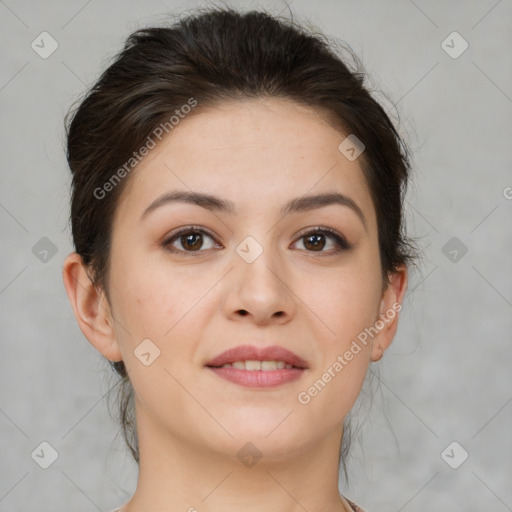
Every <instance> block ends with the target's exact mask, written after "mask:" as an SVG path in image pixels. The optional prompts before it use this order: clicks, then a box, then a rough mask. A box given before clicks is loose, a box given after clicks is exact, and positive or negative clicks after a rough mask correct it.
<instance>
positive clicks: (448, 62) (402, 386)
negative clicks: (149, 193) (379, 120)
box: [0, 0, 512, 512]
mask: <svg viewBox="0 0 512 512" xmlns="http://www.w3.org/2000/svg"><path fill="white" fill-rule="evenodd" d="M290 4H291V8H292V10H293V12H294V14H295V15H296V16H297V17H298V19H299V21H300V19H301V18H303V17H305V18H307V19H310V20H311V21H312V22H313V23H314V24H316V25H317V26H318V27H319V28H320V29H321V30H323V31H325V32H326V33H327V34H330V35H332V36H335V37H337V38H339V39H341V40H344V41H347V42H348V43H349V44H350V45H351V46H352V47H353V49H354V50H355V51H356V52H357V53H358V55H359V56H360V57H361V59H362V61H363V63H364V65H365V66H366V69H367V71H368V72H369V73H370V75H371V78H372V79H373V83H374V85H375V89H376V90H377V89H378V90H380V89H382V90H383V91H384V92H385V93H386V94H387V96H388V97H389V98H390V100H391V101H393V102H394V103H395V104H397V105H398V111H399V114H400V120H401V124H400V131H401V133H406V134H407V135H406V136H407V140H408V141H409V143H410V144H411V146H412V148H413V150H414V151H415V162H414V163H415V170H414V176H413V184H412V186H411V187H410V189H409V192H408V195H407V216H408V226H409V229H410V232H411V234H413V235H415V236H417V237H418V240H419V245H420V247H421V248H422V249H423V250H424V252H423V261H422V264H421V267H420V269H419V270H417V271H414V272H413V274H412V276H411V282H410V286H409V292H408V294H407V296H406V300H405V308H404V310H403V312H402V316H401V322H400V326H399V331H398V334H397V336H396V338H395V340H394V342H393V345H392V346H391V348H390V349H389V350H388V351H387V352H386V354H385V356H384V359H383V360H382V361H381V362H379V363H377V364H376V365H372V368H373V369H372V371H374V370H377V369H380V372H381V380H380V388H379V390H380V391H379V392H378V393H377V394H376V395H375V400H374V404H373V407H372V409H371V411H370V413H369V416H367V417H366V419H365V420H364V429H363V432H362V434H363V435H362V441H361V442H362V444H360V445H359V444H358V445H356V446H355V448H354V450H353V458H352V459H351V461H350V466H349V469H350V473H351V481H350V485H349V486H348V487H347V486H344V488H343V492H344V493H345V495H347V496H349V497H352V498H353V499H354V500H355V501H356V502H357V503H359V504H360V505H361V506H363V507H364V508H366V509H367V510H368V512H387V511H396V512H398V511H404V512H412V511H418V512H421V511H434V510H443V511H446V510H451V511H481V510H493V511H506V510H512V485H511V482H512V467H511V466H512V462H511V461H512V444H511V435H510V432H511V420H512V404H511V403H510V402H511V401H512V386H511V384H512V382H511V381H512V379H511V368H512V350H511V347H510V341H511V337H512V336H511V333H512V315H511V313H512V310H511V308H512V272H511V266H510V259H511V258H510V254H511V253H512V243H511V242H512V240H511V235H510V226H511V222H510V221H511V213H512V200H511V199H510V198H511V197H512V188H507V187H512V173H511V169H512V166H511V160H512V158H511V152H510V144H511V142H512V139H511V135H512V128H511V127H512V115H511V114H512V72H511V69H512V59H511V58H510V54H511V50H512V30H511V29H512V22H511V20H512V2H511V0H501V1H496V0H489V1H483V0H482V1H478V2H477V1H472V2H469V1H451V2H446V1H425V0H423V1H421V0H416V1H415V2H413V1H408V0H401V1H393V2H378V1H376V0H375V1H369V0H365V1H361V2H348V1H344V0H338V1H334V0H316V1H314V2H311V1H310V2H308V1H306V0H295V1H291V0H290ZM195 5H202V6H205V5H208V4H206V3H201V4H196V3H195V2H187V3H184V2H176V1H157V0H144V1H142V0H138V1H132V2H129V3H128V2H122V1H121V0H107V1H104V2H100V1H99V0H92V1H89V2H87V1H86V0H83V1H82V0H81V1H64V0H58V1H46V2H35V1H23V0H5V1H1V0H0V40H1V50H0V52H1V62H2V65H1V69H0V108H1V117H0V136H1V141H2V151H1V152H0V161H1V167H0V168H1V175H0V176H1V188H0V227H1V237H2V251H1V253H0V263H1V270H0V311H1V313H0V315H1V321H2V344H1V349H2V354H1V359H0V360H1V372H0V379H1V381H0V432H1V435H0V448H1V450H2V456H1V465H0V511H2V512H4V511H37V512H49V511H52V512H60V511H62V512H64V511H66V512H69V511H84V512H88V511H96V510H103V511H108V510H110V509H111V508H113V507H114V506H118V505H121V504H124V503H125V502H126V501H127V500H128V499H129V497H130V496H131V494H132V493H133V491H134V489H135V483H136V476H137V473H136V465H135V464H134V463H133V462H132V461H131V459H130V457H129V455H128V454H127V453H126V451H125V448H124V445H123V442H122V440H121V438H120V436H118V435H117V434H118V428H117V427H116V425H115V424H114V422H113V421H112V420H111V419H110V417H109V415H108V411H107V407H106V399H105V395H106V393H107V392H108V390H109V389H110V387H111V386H112V385H113V384H114V383H115V377H114V376H113V375H112V374H111V372H110V371H109V369H108V368H106V366H105V364H104V363H103V360H102V358H101V356H100V355H99V354H98V353H97V352H96V351H95V349H94V348H93V347H92V346H91V345H90V344H89V342H88V341H87V340H86V339H85V338H84V336H83V335H82V333H81V331H80V329H79V328H78V325H77V323H76V320H75V318H74V316H73V312H72V310H71V306H70V304H69V302H68V298H67V295H66V293H65V289H64V285H63V283H62V278H61V270H62V262H63V260H64V258H65V256H66V255H67V254H68V253H69V252H71V251H72V250H73V249H72V244H71V238H70V234H69V228H68V226H67V219H68V201H69V184H70V175H69V170H68V169H67V166H66V161H65V156H64V132H63V117H64V115H65V113H66V111H67V110H68V108H69V107H70V105H71V104H72V102H73V101H75V100H76V99H77V98H78V96H79V94H80V93H82V92H83V91H84V89H85V88H86V87H87V86H90V85H92V83H93V82H94V81H95V80H96V79H97V78H98V77H99V74H100V72H101V71H102V70H103V69H104V68H105V66H106V65H107V63H108V60H109V59H110V57H112V56H113V55H114V53H115V52H117V51H118V50H120V48H121V46H122V43H123V41H124V39H125V38H126V37H127V36H128V34H129V33H130V32H131V31H132V30H135V29H137V28H139V27H141V26H143V25H149V24H152V23H160V22H162V21H163V20H164V19H165V14H166V13H167V12H172V13H176V14H177V13H179V12H181V11H183V9H185V8H186V9H190V8H192V7H194V6H195ZM232 5H234V6H240V7H243V8H246V7H258V6H264V7H267V8H268V9H269V10H270V11H271V12H273V13H280V12H281V13H283V14H287V12H288V11H287V10H286V8H285V4H284V3H283V2H281V1H277V0H276V1H274V2H250V1H240V2H233V3H232ZM43 31H47V32H49V33H50V34H51V36H52V37H53V38H54V39H55V40H56V41H57V42H58V45H59V46H58V49H57V50H56V51H55V52H54V53H53V54H52V55H51V56H50V57H48V58H47V59H43V58H41V57H40V56H39V55H38V54H37V53H36V52H35V51H34V50H33V49H32V47H31V43H32V41H34V40H35V39H36V38H37V37H38V36H39V34H40V33H41V32H43ZM453 31H457V32H458V33H460V34H461V36H462V37H463V38H464V39H465V40H466V41H467V42H468V43H469V48H468V49H467V50H466V51H465V52H464V53H463V54H462V55H460V56H459V57H458V58H452V57H451V56H450V55H448V53H446V51H445V50H444V49H443V47H442V44H441V43H442V42H443V40H445V39H446V38H447V36H448V35H449V34H451V33H452V32H453ZM448 44H450V45H451V46H453V48H452V50H451V51H452V52H453V51H456V50H458V49H459V48H461V46H460V43H459V42H457V41H456V40H454V42H453V43H452V42H451V39H449V40H448ZM375 94H376V96H377V97H378V99H381V100H382V101H383V102H384V105H385V108H386V110H387V111H388V112H389V113H390V114H391V115H395V111H394V110H393V107H392V105H391V103H390V102H389V101H387V100H386V99H384V97H383V95H381V93H380V92H378V91H377V92H376V93H375ZM395 117H396V116H395ZM44 237H46V238H47V239H49V240H50V241H51V243H52V244H54V246H55V249H56V251H57V252H56V254H52V252H49V253H48V254H46V256H45V254H44V253H42V252H41V247H47V246H48V241H47V240H43V241H41V239H44ZM452 237H457V239H458V241H457V242H456V243H458V244H459V246H460V247H461V245H460V244H464V246H465V247H467V253H466V254H464V255H463V256H462V257H461V254H462V252H461V251H460V247H459V249H457V250H458V253H457V258H456V260H455V261H452V260H453V258H454V254H455V253H452V254H451V255H450V253H449V251H451V250H453V247H451V246H450V245H448V246H447V247H445V244H447V243H448V241H449V240H450V239H451V238H452ZM452 243H453V242H452ZM39 244H42V245H39ZM45 244H46V245H45ZM443 248H444V249H443ZM445 253H446V254H445ZM116 436H117V437H116ZM43 441H46V442H48V443H50V444H51V445H52V446H53V447H54V448H55V450H57V452H58V455H59V456H58V458H57V460H56V461H55V462H54V463H53V464H52V465H51V466H50V467H49V468H48V469H42V468H41V467H40V466H39V465H38V464H36V462H35V461H34V460H33V458H32V457H31V454H32V453H33V451H34V450H35V449H36V448H37V447H38V446H39V445H40V443H41V442H43ZM453 441H457V442H458V443H459V444H460V445H461V446H462V447H463V449H464V450H466V451H467V452H468V453H469V457H468V459H467V460H466V461H465V462H464V463H463V464H462V465H460V467H458V469H452V468H451V467H450V466H449V465H448V464H447V463H446V462H445V460H443V458H442V456H441V453H442V452H443V450H444V449H445V448H446V447H447V446H448V445H449V444H450V443H452V442H453ZM448 453H449V455H450V457H449V458H448V459H447V460H449V461H450V462H451V463H452V464H455V463H456V462H457V461H459V460H460V456H461V454H462V453H463V452H462V451H461V448H455V449H454V451H453V452H452V451H448Z"/></svg>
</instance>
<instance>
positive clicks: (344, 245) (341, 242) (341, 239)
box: [294, 225, 354, 254]
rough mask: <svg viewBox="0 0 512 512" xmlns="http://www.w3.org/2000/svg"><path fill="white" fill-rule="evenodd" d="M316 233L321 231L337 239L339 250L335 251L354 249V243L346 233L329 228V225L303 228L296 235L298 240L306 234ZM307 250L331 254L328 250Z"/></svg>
mask: <svg viewBox="0 0 512 512" xmlns="http://www.w3.org/2000/svg"><path fill="white" fill-rule="evenodd" d="M314 233H321V234H324V235H326V236H329V237H331V238H333V239H334V240H335V243H336V245H337V250H336V251H335V252H336V253H337V252H340V251H348V250H350V249H352V248H353V247H354V244H351V243H350V242H349V241H348V240H347V239H346V237H345V236H344V235H342V234H341V233H339V232H338V231H336V230H335V229H332V228H329V227H327V226H321V225H319V226H312V227H309V228H304V229H303V230H301V231H300V232H299V233H298V234H297V235H296V240H297V241H298V240H300V239H301V238H304V237H305V236H306V235H309V234H314ZM295 243H296V242H294V244H295ZM307 252H312V253H315V252H319V253H323V252H326V253H327V254H329V252H328V251H307ZM331 254H332V253H331Z"/></svg>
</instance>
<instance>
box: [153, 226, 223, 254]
mask: <svg viewBox="0 0 512 512" xmlns="http://www.w3.org/2000/svg"><path fill="white" fill-rule="evenodd" d="M207 239H210V240H211V241H212V242H210V243H209V244H208V243H206V246H207V247H205V240H207ZM163 246H164V247H165V248H167V249H168V250H169V251H171V252H201V249H211V248H213V247H215V246H216V244H215V241H214V240H213V237H212V236H211V235H210V234H208V233H207V232H206V231H204V230H202V229H195V228H191V227H188V228H185V229H182V230H181V231H179V232H178V233H176V234H174V235H173V236H171V237H170V238H168V239H167V240H166V241H165V242H164V243H163Z"/></svg>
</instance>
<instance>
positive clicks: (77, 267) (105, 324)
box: [62, 252, 123, 361]
mask: <svg viewBox="0 0 512 512" xmlns="http://www.w3.org/2000/svg"><path fill="white" fill-rule="evenodd" d="M62 278H63V281H64V286H65V287H66V292H67V294H68V298H69V301H70V303H71V307H72V308H73V312H74V313H75V317H76V319H77V322H78V325H79V327H80V330H81V331H82V332H83V334H84V336H85V337H86V338H87V339H88V340H89V342H90V343H91V344H92V345H93V346H94V347H95V348H96V349H97V350H98V352H100V353H101V354H102V355H103V356H104V357H106V358H107V359H110V360H111V361H120V360H122V359H123V357H122V355H121V351H120V349H119V344H118V342H117V339H116V337H115V331H114V322H113V319H112V314H111V310H110V305H109V304H108V301H107V298H106V295H105V292H104V291H103V290H99V289H98V287H96V286H94V284H93V283H92V281H91V279H90V278H89V275H88V274H87V272H86V267H85V265H84V264H83V261H82V258H81V256H80V255H79V254H77V253H76V252H73V253H71V254H69V255H68V256H67V257H66V259H65V260H64V266H63V268H62Z"/></svg>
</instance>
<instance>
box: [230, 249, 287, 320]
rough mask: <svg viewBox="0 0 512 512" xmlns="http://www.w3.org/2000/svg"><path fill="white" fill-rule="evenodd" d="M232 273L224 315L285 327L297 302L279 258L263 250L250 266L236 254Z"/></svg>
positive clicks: (267, 250)
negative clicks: (283, 325)
mask: <svg viewBox="0 0 512 512" xmlns="http://www.w3.org/2000/svg"><path fill="white" fill-rule="evenodd" d="M233 265H234V268H233V270H232V271H231V272H230V273H229V276H228V281H227V282H226V286H227V295H226V299H225V303H224V307H225V313H226V315H227V316H228V317H229V318H230V319H232V320H237V321H240V319H241V318H242V317H244V321H247V322H252V323H254V324H256V325H266V324H285V323H288V322H289V321H290V320H291V319H292V318H293V316H294V315H295V311H296V307H297V304H296V300H295V296H294V294H293V292H292V289H291V286H290V283H289V282H288V281H289V273H287V272H286V271H285V268H284V264H283V263H282V262H281V261H280V259H279V257H278V255H275V254H273V255H272V254H271V251H270V249H265V250H263V252H262V253H261V254H260V255H259V256H258V258H257V259H256V260H255V261H253V262H252V263H248V262H246V261H244V259H243V258H241V257H240V256H239V255H238V254H237V253H236V252H235V253H234V255H233Z"/></svg>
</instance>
